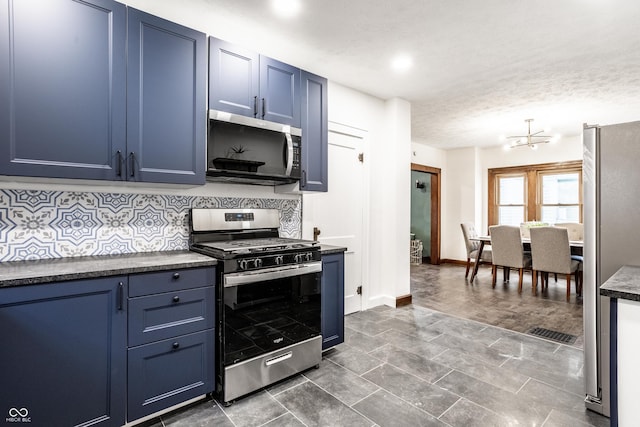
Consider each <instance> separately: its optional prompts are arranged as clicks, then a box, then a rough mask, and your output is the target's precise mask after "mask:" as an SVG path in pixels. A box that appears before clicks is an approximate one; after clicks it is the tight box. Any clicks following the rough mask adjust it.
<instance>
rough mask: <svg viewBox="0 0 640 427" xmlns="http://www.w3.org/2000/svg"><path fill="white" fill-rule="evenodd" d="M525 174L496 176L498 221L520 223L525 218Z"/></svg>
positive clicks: (501, 222)
mask: <svg viewBox="0 0 640 427" xmlns="http://www.w3.org/2000/svg"><path fill="white" fill-rule="evenodd" d="M525 182H526V176H525V175H524V174H523V175H519V176H499V177H498V221H499V222H498V223H499V224H507V225H520V223H521V222H524V218H525Z"/></svg>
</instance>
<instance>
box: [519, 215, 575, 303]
mask: <svg viewBox="0 0 640 427" xmlns="http://www.w3.org/2000/svg"><path fill="white" fill-rule="evenodd" d="M531 257H532V259H533V262H532V266H533V293H534V294H535V293H536V292H537V286H538V280H537V276H538V274H539V273H542V272H544V273H545V274H544V275H543V277H542V279H541V283H542V288H543V289H544V282H545V277H546V280H547V286H548V277H547V273H558V274H564V275H565V276H566V280H567V301H569V300H570V298H571V276H572V275H573V274H575V276H576V278H575V280H576V294H577V295H579V294H580V291H581V285H580V284H581V282H582V278H581V275H582V268H581V262H580V261H578V260H576V259H572V258H571V247H570V246H569V233H568V231H567V229H566V228H562V227H536V228H532V229H531Z"/></svg>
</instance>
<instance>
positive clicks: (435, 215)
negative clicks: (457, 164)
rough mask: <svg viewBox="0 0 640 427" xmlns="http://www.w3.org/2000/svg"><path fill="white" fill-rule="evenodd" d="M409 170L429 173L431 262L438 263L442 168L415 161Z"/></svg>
mask: <svg viewBox="0 0 640 427" xmlns="http://www.w3.org/2000/svg"><path fill="white" fill-rule="evenodd" d="M411 170H412V171H416V172H426V173H428V174H430V175H431V264H440V200H441V198H440V187H441V185H440V184H441V182H442V179H441V174H442V170H441V169H440V168H434V167H431V166H425V165H419V164H417V163H411ZM434 189H435V191H434ZM434 219H435V221H434Z"/></svg>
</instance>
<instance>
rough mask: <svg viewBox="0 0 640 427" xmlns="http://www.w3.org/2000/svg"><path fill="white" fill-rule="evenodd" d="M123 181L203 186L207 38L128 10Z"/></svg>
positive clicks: (162, 20) (179, 26)
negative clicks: (125, 146) (125, 151)
mask: <svg viewBox="0 0 640 427" xmlns="http://www.w3.org/2000/svg"><path fill="white" fill-rule="evenodd" d="M128 25H129V32H128V62H127V153H126V162H125V163H126V167H124V168H123V169H124V170H125V171H126V175H127V179H128V180H130V181H131V180H133V181H146V182H169V183H176V184H204V182H205V166H206V158H205V157H206V156H205V142H206V139H205V138H206V78H207V77H206V70H207V62H206V61H207V51H206V41H207V40H206V36H205V35H204V34H203V33H200V32H198V31H195V30H193V29H190V28H187V27H183V26H181V25H178V24H175V23H173V22H170V21H166V20H164V19H161V18H158V17H156V16H153V15H149V14H147V13H144V12H141V11H139V10H136V9H133V8H129V9H128Z"/></svg>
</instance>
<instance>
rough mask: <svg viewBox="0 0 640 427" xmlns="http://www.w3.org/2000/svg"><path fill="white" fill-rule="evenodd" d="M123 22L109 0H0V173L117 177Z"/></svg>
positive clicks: (121, 143) (121, 146) (122, 12)
mask: <svg viewBox="0 0 640 427" xmlns="http://www.w3.org/2000/svg"><path fill="white" fill-rule="evenodd" d="M125 22H126V7H125V6H124V5H122V4H120V3H116V2H114V1H111V0H86V1H82V2H78V1H70V0H0V28H2V30H1V31H0V174H2V175H26V176H45V177H62V178H85V179H114V178H115V174H116V170H117V169H118V165H117V157H116V155H115V153H117V152H118V151H124V150H125V141H126V129H125V119H126V110H125V108H126V107H125V96H126V85H125V79H126V76H125V70H126V66H125V65H126V64H125V59H126V58H125V42H126V40H125V37H126V25H125Z"/></svg>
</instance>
